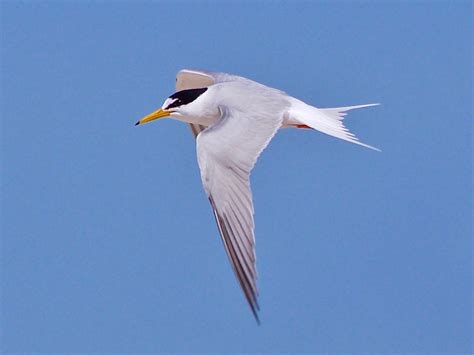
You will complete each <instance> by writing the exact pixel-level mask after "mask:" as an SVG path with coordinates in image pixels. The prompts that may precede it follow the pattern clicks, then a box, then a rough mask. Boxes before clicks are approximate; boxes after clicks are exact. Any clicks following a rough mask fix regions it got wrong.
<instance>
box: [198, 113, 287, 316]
mask: <svg viewBox="0 0 474 355" xmlns="http://www.w3.org/2000/svg"><path fill="white" fill-rule="evenodd" d="M220 109H221V113H222V117H221V119H220V121H219V122H218V123H216V124H215V125H213V126H211V127H209V128H208V129H206V130H204V131H203V132H201V134H200V135H199V136H198V137H197V154H198V162H199V168H200V170H201V178H202V182H203V185H204V189H205V191H206V193H207V195H208V197H209V200H210V202H211V205H212V209H213V211H214V216H215V218H216V222H217V225H218V228H219V232H220V235H221V237H222V241H223V243H224V247H225V250H226V252H227V255H228V257H229V260H230V262H231V265H232V268H233V270H234V272H235V275H236V276H237V279H238V281H239V283H240V286H241V287H242V290H243V292H244V294H245V297H246V299H247V301H248V303H249V305H250V308H251V309H252V312H253V314H254V316H255V318H256V319H257V321H258V315H257V311H258V309H259V307H258V302H257V296H258V289H257V271H256V265H255V260H256V259H255V238H254V220H253V203H252V193H251V190H250V182H249V176H250V172H251V170H252V168H253V167H254V165H255V162H256V161H257V158H258V156H259V155H260V153H261V152H262V150H263V149H264V148H265V147H266V146H267V145H268V143H269V141H270V140H271V138H272V137H273V136H274V134H275V133H276V131H277V130H278V128H280V126H281V121H282V117H272V116H263V117H262V116H260V117H254V116H252V114H251V113H249V114H243V113H242V112H241V111H232V110H230V109H228V108H222V107H220Z"/></svg>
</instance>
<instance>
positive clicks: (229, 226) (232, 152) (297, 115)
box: [136, 69, 378, 322]
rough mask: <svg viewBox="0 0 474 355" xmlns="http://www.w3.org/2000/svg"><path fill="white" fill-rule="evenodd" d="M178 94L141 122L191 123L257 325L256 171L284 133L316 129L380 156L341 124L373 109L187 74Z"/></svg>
mask: <svg viewBox="0 0 474 355" xmlns="http://www.w3.org/2000/svg"><path fill="white" fill-rule="evenodd" d="M176 90H177V92H176V93H174V94H173V95H171V96H170V97H168V98H167V99H166V100H165V102H164V103H163V105H162V107H161V108H160V109H158V110H156V111H154V112H152V113H151V114H149V115H147V116H145V117H144V118H142V119H141V120H140V121H138V122H137V123H136V124H137V125H139V124H143V123H146V122H150V121H153V120H156V119H159V118H163V117H171V118H175V119H177V120H179V121H184V122H187V123H189V124H190V126H191V129H192V132H193V134H194V135H195V137H196V146H197V159H198V163H199V168H200V171H201V179H202V183H203V185H204V190H205V191H206V193H207V196H208V197H209V201H210V202H211V206H212V209H213V211H214V216H215V219H216V222H217V226H218V228H219V232H220V235H221V238H222V241H223V243H224V247H225V250H226V252H227V255H228V257H229V259H230V262H231V265H232V268H233V270H234V272H235V275H236V276H237V279H238V281H239V283H240V286H241V288H242V290H243V292H244V294H245V297H246V299H247V301H248V303H249V305H250V308H251V310H252V312H253V314H254V316H255V318H256V320H257V322H259V318H258V314H257V311H258V309H259V306H258V302H257V296H258V289H257V271H256V265H255V260H256V258H255V238H254V219H253V212H254V210H253V204H252V193H251V190H250V181H249V177H250V172H251V170H252V168H253V167H254V165H255V162H256V161H257V158H258V156H259V155H260V153H261V152H262V150H263V149H265V147H266V146H267V145H268V143H269V142H270V140H271V139H272V137H273V136H274V135H275V133H276V132H277V131H278V130H279V129H280V128H285V127H294V128H312V129H315V130H317V131H320V132H323V133H326V134H328V135H330V136H333V137H336V138H339V139H343V140H345V141H348V142H351V143H355V144H359V145H362V146H364V147H367V148H371V149H375V150H378V149H377V148H374V147H371V146H369V145H367V144H364V143H361V142H359V140H358V139H357V138H356V137H355V136H354V135H353V134H352V133H351V132H349V130H348V129H347V128H346V127H344V125H343V122H342V120H343V118H344V116H345V115H346V112H347V111H349V110H352V109H356V108H363V107H369V106H375V105H378V104H367V105H357V106H346V107H337V108H323V109H322V108H316V107H314V106H310V105H308V104H306V103H304V102H303V101H301V100H298V99H296V98H294V97H291V96H289V95H287V94H286V93H284V92H283V91H280V90H277V89H273V88H270V87H267V86H265V85H262V84H260V83H257V82H255V81H252V80H249V79H246V78H243V77H240V76H235V75H229V74H226V73H218V72H208V71H199V70H189V69H183V70H181V71H179V72H178V74H177V78H176Z"/></svg>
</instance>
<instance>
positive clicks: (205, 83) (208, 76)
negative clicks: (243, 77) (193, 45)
mask: <svg viewBox="0 0 474 355" xmlns="http://www.w3.org/2000/svg"><path fill="white" fill-rule="evenodd" d="M238 79H239V77H237V76H234V75H229V74H226V73H218V72H208V71H203V70H193V69H183V70H180V71H179V72H178V74H176V91H181V90H187V89H199V88H207V87H209V86H211V85H214V84H216V83H222V82H224V81H233V80H238ZM189 126H190V127H191V131H192V132H193V134H194V137H197V136H198V134H199V133H201V131H203V130H204V129H206V127H205V126H202V125H199V124H194V123H190V124H189Z"/></svg>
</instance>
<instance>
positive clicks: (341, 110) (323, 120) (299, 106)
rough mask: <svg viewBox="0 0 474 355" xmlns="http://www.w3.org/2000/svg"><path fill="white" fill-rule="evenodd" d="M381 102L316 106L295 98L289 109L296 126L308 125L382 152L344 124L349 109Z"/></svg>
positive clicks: (290, 116) (293, 123) (292, 122)
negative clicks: (359, 137) (359, 138)
mask: <svg viewBox="0 0 474 355" xmlns="http://www.w3.org/2000/svg"><path fill="white" fill-rule="evenodd" d="M377 105H379V104H367V105H356V106H346V107H333V108H316V107H313V106H310V105H307V104H305V103H304V102H302V101H300V100H297V99H294V101H293V102H292V106H291V108H290V110H289V111H288V114H289V120H290V125H294V126H296V127H304V126H307V127H309V128H313V129H315V130H318V131H320V132H322V133H325V134H328V135H330V136H333V137H336V138H339V139H342V140H345V141H348V142H351V143H355V144H358V145H361V146H363V147H367V148H370V149H373V150H376V151H379V152H380V149H378V148H375V147H372V146H370V145H368V144H364V143H362V142H360V141H359V140H358V139H357V137H356V136H355V135H354V134H353V133H351V132H350V131H349V130H348V129H347V128H346V127H345V126H344V124H343V122H342V121H343V119H344V116H345V115H347V111H350V110H354V109H356V108H363V107H370V106H377Z"/></svg>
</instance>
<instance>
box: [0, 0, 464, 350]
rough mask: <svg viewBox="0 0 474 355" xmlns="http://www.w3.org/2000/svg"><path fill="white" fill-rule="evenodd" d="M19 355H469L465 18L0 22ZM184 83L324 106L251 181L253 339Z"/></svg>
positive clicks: (400, 11)
mask: <svg viewBox="0 0 474 355" xmlns="http://www.w3.org/2000/svg"><path fill="white" fill-rule="evenodd" d="M1 10H2V11H1V16H2V23H1V32H2V42H1V69H2V71H1V92H2V98H1V116H2V140H1V141H2V167H1V171H2V174H1V176H2V192H1V195H2V243H1V247H2V257H1V263H2V265H1V266H2V267H1V272H2V273H1V277H2V282H1V284H2V315H1V330H2V340H1V348H2V350H3V351H5V352H38V353H52V352H56V353H57V352H61V353H64V352H75V353H77V352H81V353H90V352H96V353H104V352H109V353H116V352H133V353H145V352H153V353H160V352H161V353H169V352H175V353H186V352H201V353H208V352H214V353H220V352H226V353H239V352H259V353H276V352H288V353H295V352H310V353H321V352H324V353H340V352H367V353H393V352H401V353H406V352H411V353H421V352H430V353H432V352H447V353H466V352H470V351H472V246H473V243H472V220H471V218H472V203H473V201H472V141H471V139H472V66H471V65H472V47H471V36H472V5H470V4H469V3H468V2H418V3H409V2H384V3H375V2H374V3H371V2H339V3H333V2H316V1H315V2H291V3H290V2H241V3H239V2H234V3H226V2H202V3H198V2H178V3H175V2H133V3H132V2H126V1H125V2H99V1H83V2H74V3H73V2H31V1H30V2H14V1H3V2H2V4H1ZM185 67H194V68H202V69H209V70H214V71H225V72H229V73H234V74H239V75H243V76H247V77H250V78H252V79H254V80H257V81H259V82H262V83H264V84H267V85H269V86H274V87H277V88H279V89H282V90H284V91H286V92H288V93H289V94H290V95H293V96H296V97H298V98H300V99H302V100H304V101H306V102H308V103H311V104H313V105H315V106H319V107H331V106H344V105H351V104H362V103H371V102H381V103H382V105H381V106H379V107H376V108H370V109H366V110H360V111H357V112H354V113H351V114H350V116H348V119H347V125H348V126H349V127H350V128H351V130H353V131H354V132H355V133H356V134H357V135H358V136H359V137H360V138H361V140H362V141H363V142H365V143H368V144H371V145H375V146H377V147H379V148H381V149H382V151H383V152H382V153H377V152H373V151H370V150H368V149H364V148H361V147H358V146H355V145H352V144H349V143H346V142H342V141H338V140H336V139H334V138H330V137H327V136H324V135H322V134H319V133H317V132H312V131H308V130H284V131H281V132H280V133H279V134H278V135H277V136H276V137H275V139H274V140H273V141H272V143H271V144H270V146H269V147H268V149H267V150H266V151H265V152H264V153H263V155H262V156H261V158H260V159H259V162H258V164H257V166H256V169H255V170H254V172H253V174H252V186H253V192H254V203H255V209H256V215H255V218H256V236H257V255H258V270H259V275H260V279H259V286H260V293H261V296H260V305H261V313H260V317H261V320H262V325H261V326H257V325H256V323H255V321H254V319H253V317H252V315H251V312H250V310H249V309H248V306H247V305H246V303H245V300H244V297H243V295H242V293H241V291H240V289H239V287H238V284H237V281H236V280H235V277H234V275H233V274H232V270H231V268H230V266H229V263H228V261H227V258H226V255H225V252H224V250H223V247H222V243H221V241H220V238H219V236H218V231H217V228H216V226H215V224H214V218H213V216H212V213H211V209H210V206H209V205H208V201H207V198H206V196H205V194H204V192H203V190H202V187H201V182H200V176H199V170H198V167H197V163H196V158H195V146H194V142H193V138H192V137H191V134H190V132H189V129H188V127H187V126H186V125H184V124H182V123H180V122H177V121H173V120H163V121H161V122H155V123H152V124H149V125H146V126H143V127H134V126H133V125H134V123H135V122H136V120H137V119H138V118H140V117H141V116H142V115H144V114H146V113H149V112H150V111H152V110H154V109H155V108H157V107H158V106H160V105H161V103H162V101H163V100H164V99H165V98H166V97H167V96H169V95H170V94H172V93H173V88H174V78H175V74H176V72H177V71H178V70H179V69H181V68H185Z"/></svg>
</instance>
